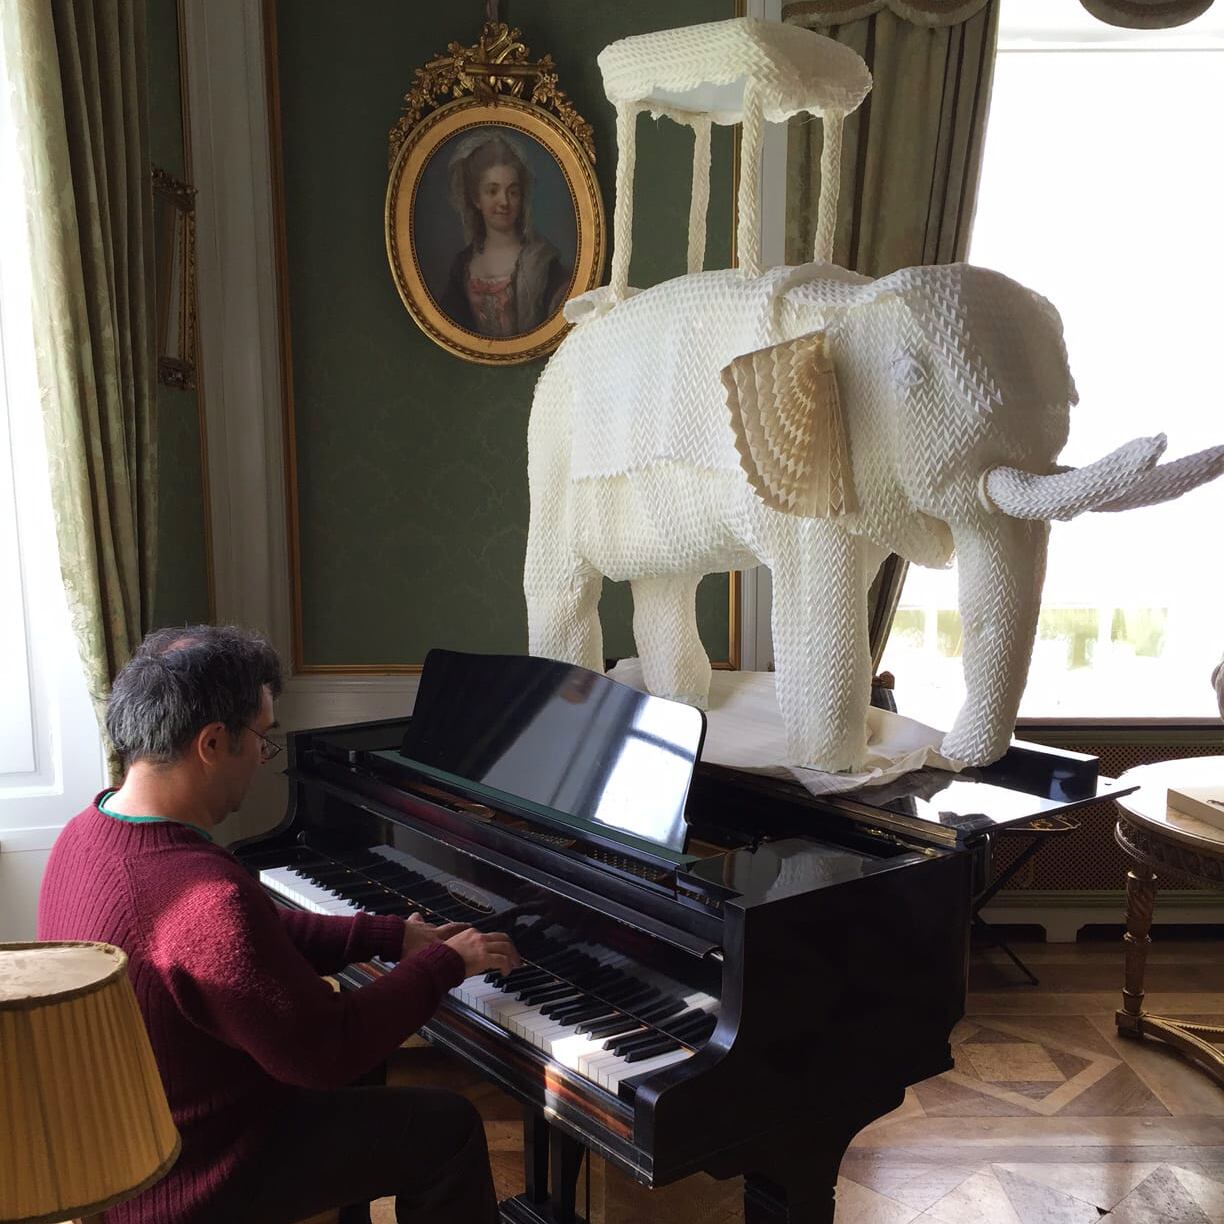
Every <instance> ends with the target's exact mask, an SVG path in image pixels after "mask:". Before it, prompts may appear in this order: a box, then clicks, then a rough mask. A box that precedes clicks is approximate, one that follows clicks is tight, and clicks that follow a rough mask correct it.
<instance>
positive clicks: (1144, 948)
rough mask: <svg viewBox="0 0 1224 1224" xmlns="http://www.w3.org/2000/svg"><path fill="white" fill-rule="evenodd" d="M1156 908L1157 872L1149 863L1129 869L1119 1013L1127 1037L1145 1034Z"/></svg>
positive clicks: (1121, 1030) (1120, 1029)
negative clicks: (1146, 970)
mask: <svg viewBox="0 0 1224 1224" xmlns="http://www.w3.org/2000/svg"><path fill="white" fill-rule="evenodd" d="M1155 909H1156V876H1155V874H1154V873H1153V872H1151V871H1149V870H1148V868H1146V867H1137V868H1136V869H1135V870H1133V871H1128V872H1127V873H1126V934H1125V936H1123V941H1124V943H1125V944H1126V985H1125V986H1124V987H1123V989H1122V1009H1121V1011H1119V1012H1118V1014H1117V1017H1116V1019H1117V1025H1118V1032H1119V1033H1120V1034H1122V1035H1123V1036H1126V1037H1139V1036H1141V1035H1142V1030H1141V1028H1140V1017H1141V1016H1142V1014H1143V971H1144V968H1145V966H1146V965H1147V954H1148V947H1149V946H1150V944H1151V942H1152V939H1151V930H1152V914H1153V912H1154V911H1155Z"/></svg>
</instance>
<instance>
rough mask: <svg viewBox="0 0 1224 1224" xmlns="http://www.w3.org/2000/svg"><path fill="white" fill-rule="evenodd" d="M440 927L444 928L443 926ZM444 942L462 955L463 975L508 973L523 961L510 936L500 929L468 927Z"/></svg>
mask: <svg viewBox="0 0 1224 1224" xmlns="http://www.w3.org/2000/svg"><path fill="white" fill-rule="evenodd" d="M440 929H442V930H445V928H444V927H443V928H440ZM446 942H447V944H448V945H449V946H450V947H452V948H454V949H455V951H456V952H458V953H459V955H460V956H462V957H463V968H464V976H465V977H474V976H475V975H476V974H478V973H488V972H490V971H491V970H495V971H496V972H498V973H509V972H510V970H511V969H517V968H518V967H519V966H520V965H521V964H522V963H523V961H522V958H521V957H520V956H519V954H518V952H517V951H516V950H515V947H514V945H513V944H512V943H511V942H510V936H509V935H503V934H502V933H501V932H500V931H488V932H486V931H477V930H474V929H473V928H472V927H468V928H467V929H466V930H464V931H460V932H459V934H458V935H452V936H451V937H450V938H449V939H448V940H447V941H446Z"/></svg>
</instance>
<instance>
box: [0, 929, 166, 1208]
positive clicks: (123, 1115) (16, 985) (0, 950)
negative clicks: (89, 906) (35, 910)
mask: <svg viewBox="0 0 1224 1224" xmlns="http://www.w3.org/2000/svg"><path fill="white" fill-rule="evenodd" d="M126 966H127V956H126V955H125V954H124V953H123V952H122V951H121V950H120V949H119V948H113V947H111V946H110V945H109V944H103V943H16V944H0V1221H5V1224H11V1222H14V1221H15V1222H17V1224H40V1222H41V1221H51V1220H63V1219H65V1217H69V1216H83V1215H87V1214H90V1213H92V1212H96V1211H103V1210H105V1209H106V1208H107V1207H113V1206H114V1205H115V1204H116V1203H120V1202H122V1201H123V1200H124V1199H126V1198H130V1197H131V1196H132V1195H133V1194H136V1193H138V1192H139V1191H141V1190H143V1189H145V1187H146V1186H150V1185H152V1184H153V1183H154V1182H155V1181H157V1180H158V1178H160V1177H162V1176H163V1175H164V1174H165V1173H166V1171H167V1170H168V1169H169V1168H170V1166H171V1165H172V1164H173V1163H174V1162H175V1160H176V1159H177V1158H178V1154H179V1136H178V1131H176V1130H175V1127H174V1122H173V1121H172V1119H171V1117H170V1108H169V1106H168V1105H167V1104H166V1095H165V1093H164V1091H163V1090H162V1085H161V1079H160V1078H159V1076H158V1073H157V1064H156V1063H155V1062H154V1061H153V1051H152V1049H151V1048H150V1046H149V1038H148V1035H147V1033H146V1032H145V1027H144V1021H143V1019H142V1018H141V1015H140V1010H139V1008H138V1007H137V1005H136V996H135V994H134V993H133V991H132V986H131V983H130V982H129V981H128V976H127V973H126V971H125V970H126Z"/></svg>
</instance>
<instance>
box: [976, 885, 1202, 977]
mask: <svg viewBox="0 0 1224 1224" xmlns="http://www.w3.org/2000/svg"><path fill="white" fill-rule="evenodd" d="M982 917H983V918H985V919H986V921H987V922H989V923H991V924H993V925H995V926H1010V925H1016V926H1025V925H1033V926H1041V927H1044V928H1045V932H1046V939H1047V941H1048V942H1050V943H1074V942H1075V937H1076V935H1077V934H1078V933H1079V931H1080V929H1081V928H1083V927H1086V926H1094V925H1099V924H1105V925H1110V924H1115V923H1124V922H1125V921H1126V893H1125V892H1124V891H1123V890H1122V889H1103V890H1090V891H1078V892H1072V891H1062V890H1052V889H1045V890H1039V889H1006V890H1004V891H1002V892H1000V893H998V894H997V895H996V896H995V898H994V900H993V901H992V902H991V903H990V904H989V905H988V906H986V908H985V909H984V910H983V911H982ZM1204 923H1224V894H1220V893H1212V892H1204V891H1201V890H1199V889H1191V888H1167V889H1162V890H1159V891H1157V893H1156V915H1155V919H1154V926H1155V928H1156V930H1157V931H1159V929H1160V927H1161V926H1171V925H1174V924H1177V925H1198V924H1204ZM1119 963H1120V962H1119ZM1119 972H1120V970H1119ZM1120 980H1121V979H1119V981H1120Z"/></svg>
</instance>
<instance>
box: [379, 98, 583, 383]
mask: <svg viewBox="0 0 1224 1224" xmlns="http://www.w3.org/2000/svg"><path fill="white" fill-rule="evenodd" d="M602 230H603V218H602V206H601V203H600V198H599V193H598V189H597V186H596V184H595V179H594V174H593V171H592V170H591V167H590V162H589V160H588V159H587V157H586V154H585V153H584V152H583V150H582V148H581V147H580V146H579V145H578V144H577V142H576V141H575V140H574V138H573V137H572V136H571V135H570V133H569V132H567V131H566V130H565V129H564V128H563V127H562V126H561V125H560V124H559V123H557V122H556V120H554V119H553V118H552V116H550V115H549V114H547V112H544V111H543V110H541V109H540V108H538V107H534V106H530V105H528V104H526V103H521V102H517V101H511V100H508V99H507V100H499V101H498V103H497V104H496V105H490V104H487V103H478V102H475V101H472V100H468V101H461V102H456V103H452V104H451V105H449V106H446V107H443V108H442V109H441V110H439V111H437V112H435V113H434V114H433V115H431V116H429V117H428V118H427V119H426V120H424V121H423V122H422V123H421V124H420V125H419V127H417V128H415V129H414V130H413V132H412V133H411V135H410V137H409V139H408V140H407V141H406V142H405V144H404V146H403V148H402V149H401V150H400V153H399V156H398V157H397V159H396V162H395V164H394V166H393V167H392V173H391V182H390V185H389V187H388V191H387V253H388V257H389V259H390V261H391V268H392V272H393V274H394V276H395V281H396V285H397V287H398V289H399V292H400V296H401V298H402V299H403V301H404V305H405V306H406V307H407V308H408V310H409V312H410V313H411V314H412V316H413V318H414V319H415V320H416V322H417V323H418V324H419V325H420V326H421V328H422V329H423V330H424V331H425V332H426V334H428V335H429V336H430V337H431V338H432V339H433V340H435V341H436V342H437V343H439V344H441V345H442V346H443V347H445V348H447V349H450V350H451V351H452V352H454V353H456V354H457V355H459V356H462V357H466V358H468V359H469V360H473V361H482V362H489V363H500V362H506V363H509V362H518V361H527V360H530V359H531V358H534V357H538V356H541V355H543V354H544V353H547V352H549V351H551V349H553V348H554V347H555V346H556V345H557V343H558V342H559V341H560V339H561V337H562V335H563V334H564V332H565V330H566V327H567V324H566V322H565V319H564V317H563V316H562V313H561V308H562V307H563V306H564V304H565V302H566V301H567V300H568V299H569V298H570V297H572V296H574V295H575V294H577V293H582V292H584V291H586V290H587V289H589V288H593V287H594V285H595V284H596V283H597V282H598V278H599V274H600V271H601V254H602V242H603V233H602Z"/></svg>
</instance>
